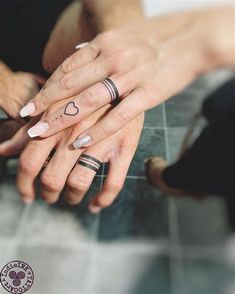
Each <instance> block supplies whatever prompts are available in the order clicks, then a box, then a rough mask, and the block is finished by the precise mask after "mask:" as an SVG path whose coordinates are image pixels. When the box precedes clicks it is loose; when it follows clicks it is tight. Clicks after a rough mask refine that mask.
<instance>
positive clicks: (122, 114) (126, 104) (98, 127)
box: [73, 90, 150, 149]
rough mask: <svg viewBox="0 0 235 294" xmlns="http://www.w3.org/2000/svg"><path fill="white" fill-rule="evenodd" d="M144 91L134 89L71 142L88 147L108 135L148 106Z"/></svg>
mask: <svg viewBox="0 0 235 294" xmlns="http://www.w3.org/2000/svg"><path fill="white" fill-rule="evenodd" d="M144 93H145V92H144V91H142V90H136V91H134V92H133V93H132V94H130V95H129V96H128V97H127V98H125V99H123V100H122V102H121V103H120V104H119V105H117V106H116V107H115V108H113V109H112V110H111V111H110V112H109V113H108V114H107V115H106V116H104V118H103V119H101V120H100V121H98V122H97V124H95V125H94V126H92V127H91V128H90V129H88V130H87V131H86V132H85V133H83V134H82V135H81V136H79V138H78V139H77V140H76V141H75V142H74V143H73V146H74V148H76V149H79V148H82V147H88V146H91V145H93V144H96V143H97V142H99V141H101V140H104V139H105V138H108V137H110V136H111V135H113V134H114V133H116V132H117V131H119V130H120V129H122V128H123V127H125V126H126V125H127V124H128V123H129V122H130V121H131V120H133V119H134V118H135V117H136V116H138V115H139V114H140V113H142V112H144V111H145V110H146V109H148V108H149V106H150V102H149V101H150V99H149V98H148V97H146V96H144Z"/></svg>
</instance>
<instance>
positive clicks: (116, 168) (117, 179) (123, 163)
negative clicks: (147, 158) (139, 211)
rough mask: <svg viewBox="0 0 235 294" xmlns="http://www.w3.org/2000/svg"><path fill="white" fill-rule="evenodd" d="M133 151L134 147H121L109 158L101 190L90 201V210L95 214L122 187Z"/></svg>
mask: <svg viewBox="0 0 235 294" xmlns="http://www.w3.org/2000/svg"><path fill="white" fill-rule="evenodd" d="M134 153H135V148H133V149H125V148H123V149H122V150H121V152H120V153H119V155H118V156H115V157H112V158H111V159H110V163H109V170H108V175H107V178H106V180H105V182H104V185H103V187H102V189H101V191H100V192H99V193H98V194H97V195H96V196H95V198H93V199H92V201H91V202H90V204H89V210H90V212H92V213H95V214H96V213H99V212H100V211H101V210H102V209H103V208H106V207H108V206H110V205H111V204H112V203H113V201H114V199H115V198H116V197H117V195H118V194H119V192H120V191H121V190H122V188H123V185H124V183H125V178H126V175H127V172H128V169H129V166H130V163H131V160H132V158H133V156H134Z"/></svg>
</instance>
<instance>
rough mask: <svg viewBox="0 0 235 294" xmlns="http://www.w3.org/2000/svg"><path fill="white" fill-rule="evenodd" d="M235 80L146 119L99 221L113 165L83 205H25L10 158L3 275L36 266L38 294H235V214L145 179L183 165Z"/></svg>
mask: <svg viewBox="0 0 235 294" xmlns="http://www.w3.org/2000/svg"><path fill="white" fill-rule="evenodd" d="M221 2H223V3H225V2H226V1H225V0H221V1H216V2H215V1H203V0H202V1H190V0H187V1H180V0H178V1H176V0H175V1H174V0H171V1H157V0H145V1H144V2H143V4H144V8H145V13H146V15H156V14H162V13H166V12H169V11H174V10H183V9H191V8H192V7H200V6H206V5H207V6H208V5H218V4H221ZM227 2H231V1H227ZM232 74H233V73H232V72H230V71H224V70H223V71H218V72H215V73H213V74H210V75H207V76H204V77H202V78H201V79H200V80H198V81H196V82H195V83H194V84H192V85H191V86H190V87H188V88H187V89H185V90H184V91H183V92H181V93H179V94H178V95H177V96H175V97H173V99H171V100H170V101H168V102H166V103H164V104H162V105H160V106H159V107H157V108H155V109H153V110H151V111H149V112H147V114H146V119H145V125H144V129H143V132H142V136H141V141H140V144H139V147H138V150H137V153H136V155H135V158H134V161H133V162H132V165H131V168H130V170H129V173H128V176H127V179H126V184H125V187H124V189H123V191H122V192H121V193H120V195H119V197H118V198H117V199H116V201H115V202H114V204H113V205H112V206H111V207H109V208H107V209H105V210H104V211H102V212H101V214H100V215H91V214H90V213H89V212H88V210H87V204H88V200H89V199H90V198H91V197H92V196H93V195H94V193H95V192H97V191H98V190H99V189H100V188H101V187H102V184H103V180H104V178H105V175H106V171H107V168H106V167H105V166H103V167H102V170H101V172H100V173H99V174H98V175H97V176H96V178H95V181H94V183H93V185H92V187H91V189H90V191H89V193H88V194H87V196H86V198H85V199H84V201H83V203H82V204H81V205H79V206H77V207H70V206H68V205H66V204H65V203H63V201H62V200H61V201H60V202H59V203H57V204H55V205H51V206H49V205H47V204H46V203H44V202H43V201H42V200H40V197H39V199H38V200H37V201H36V202H35V203H34V204H32V205H24V204H22V203H21V201H20V199H19V195H18V192H17V190H16V188H15V176H16V170H17V159H4V158H1V159H0V164H1V167H0V170H1V183H0V268H2V267H3V266H4V264H6V263H8V262H9V261H12V260H22V261H25V262H27V263H28V264H29V265H30V266H31V267H32V269H33V270H34V274H35V282H34V285H33V287H32V289H31V290H30V291H29V293H35V294H44V293H45V294H75V293H76V294H78V293H79V294H234V293H235V235H234V229H235V226H233V225H234V223H235V222H234V219H235V216H233V212H232V211H233V210H234V213H235V206H234V207H232V204H231V203H227V202H226V201H225V200H224V199H221V198H219V197H216V196H214V195H208V196H207V197H205V198H203V199H201V200H195V199H191V198H187V197H185V198H180V199H177V198H173V197H166V196H165V195H163V194H162V193H161V192H158V191H156V190H154V189H152V188H151V187H149V186H148V184H147V182H146V179H145V173H144V159H145V158H146V157H148V156H149V155H153V154H157V155H159V156H164V157H166V158H167V159H168V160H169V161H170V162H173V161H174V160H175V159H176V158H177V155H178V153H179V150H180V147H181V144H182V140H183V138H184V136H185V133H186V131H187V128H188V126H189V125H190V123H191V120H192V118H193V116H194V114H195V113H196V112H197V111H198V110H199V109H200V106H201V102H202V101H203V99H204V98H205V97H206V96H207V95H208V94H210V93H211V92H212V91H213V90H214V89H216V88H218V87H219V86H220V85H221V84H222V83H224V82H225V81H226V80H228V79H229V78H230V77H231V76H232ZM202 125H203V122H202ZM199 128H200V126H199ZM232 135H233V134H231V136H232ZM144 142H145V143H144ZM234 205H235V204H234ZM0 293H6V291H4V290H3V289H2V288H1V287H0Z"/></svg>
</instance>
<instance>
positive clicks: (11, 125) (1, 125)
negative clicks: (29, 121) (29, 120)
mask: <svg viewBox="0 0 235 294" xmlns="http://www.w3.org/2000/svg"><path fill="white" fill-rule="evenodd" d="M20 128H21V125H20V124H19V123H18V122H16V121H15V120H2V121H0V142H4V141H6V140H8V139H10V138H11V137H13V136H14V135H15V134H16V133H17V131H18V130H19V129H20ZM0 146H1V144H0Z"/></svg>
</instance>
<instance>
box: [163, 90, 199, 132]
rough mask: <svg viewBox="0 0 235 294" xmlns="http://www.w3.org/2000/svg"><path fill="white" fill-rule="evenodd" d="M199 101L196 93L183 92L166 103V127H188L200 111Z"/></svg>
mask: <svg viewBox="0 0 235 294" xmlns="http://www.w3.org/2000/svg"><path fill="white" fill-rule="evenodd" d="M200 107H201V99H200V97H198V96H197V93H196V92H191V91H184V92H182V93H180V94H178V95H176V96H174V97H172V98H171V99H170V100H168V101H167V102H166V120H167V126H168V127H188V125H189V124H190V123H191V122H192V119H193V117H194V115H195V114H196V113H197V112H198V111H199V110H200Z"/></svg>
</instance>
